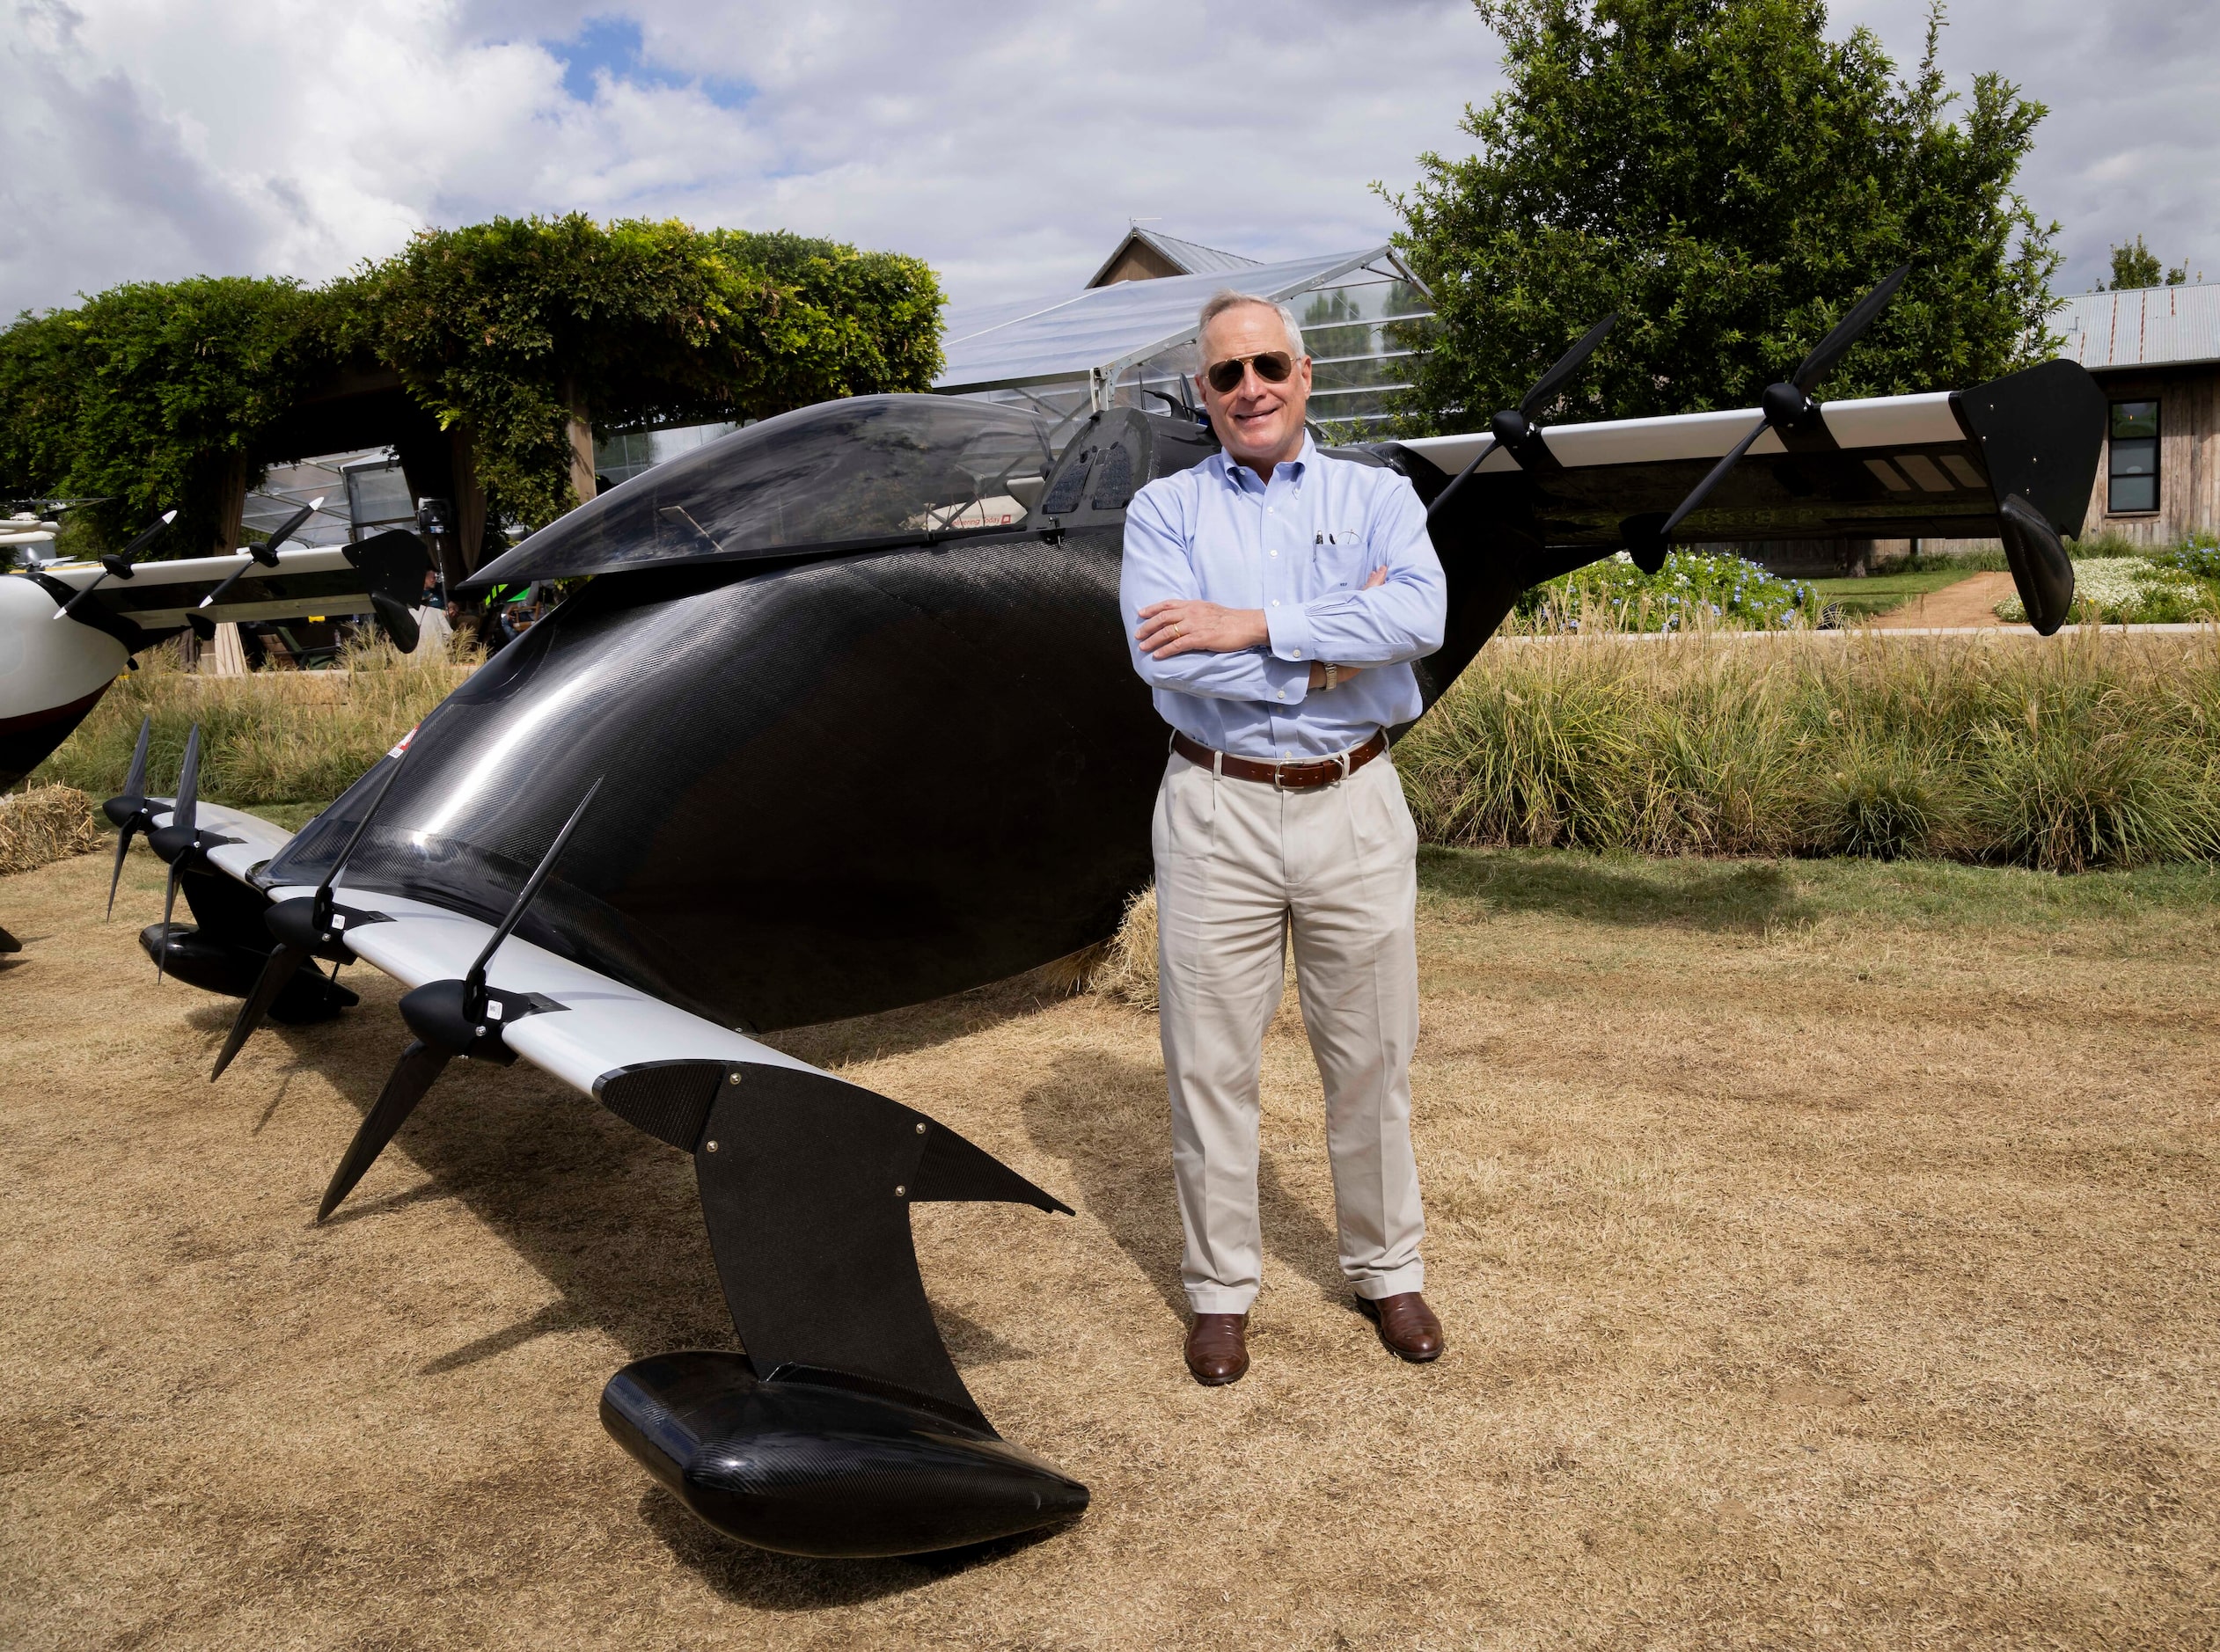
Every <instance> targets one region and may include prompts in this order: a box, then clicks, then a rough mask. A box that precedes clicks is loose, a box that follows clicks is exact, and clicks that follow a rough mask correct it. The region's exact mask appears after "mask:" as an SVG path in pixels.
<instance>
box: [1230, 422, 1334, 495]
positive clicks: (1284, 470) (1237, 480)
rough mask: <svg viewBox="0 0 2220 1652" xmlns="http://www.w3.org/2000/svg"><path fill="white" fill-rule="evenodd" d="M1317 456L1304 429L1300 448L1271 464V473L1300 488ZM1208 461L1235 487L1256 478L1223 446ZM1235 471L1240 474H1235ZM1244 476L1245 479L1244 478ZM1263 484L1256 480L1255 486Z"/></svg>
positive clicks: (1307, 432)
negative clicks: (1283, 477) (1277, 462)
mask: <svg viewBox="0 0 2220 1652" xmlns="http://www.w3.org/2000/svg"><path fill="white" fill-rule="evenodd" d="M1317 458H1318V444H1317V443H1316V442H1313V441H1312V440H1311V439H1310V432H1309V431H1308V430H1305V431H1304V432H1303V444H1302V447H1301V448H1300V450H1298V451H1297V453H1296V454H1295V457H1293V458H1292V459H1283V460H1281V461H1280V462H1279V464H1277V465H1275V466H1273V467H1272V474H1273V475H1274V476H1275V477H1279V476H1285V477H1286V478H1287V479H1288V480H1289V481H1290V482H1292V483H1293V485H1294V486H1297V487H1298V488H1300V486H1302V481H1303V478H1304V477H1305V476H1307V475H1308V474H1309V472H1310V467H1311V466H1312V465H1313V464H1315V463H1316V462H1317ZM1210 462H1211V463H1213V464H1216V465H1217V467H1218V474H1219V475H1220V476H1221V477H1222V478H1224V479H1226V481H1227V482H1228V483H1229V484H1231V485H1232V486H1235V487H1241V488H1246V487H1248V486H1249V484H1250V483H1251V482H1255V481H1256V480H1257V472H1256V471H1252V470H1249V467H1248V466H1247V465H1245V464H1242V463H1241V462H1240V461H1239V460H1238V459H1236V458H1235V457H1234V456H1233V455H1232V454H1230V453H1228V452H1227V451H1226V450H1225V449H1223V448H1220V449H1219V450H1218V451H1217V452H1215V453H1213V454H1212V455H1211V456H1210ZM1237 471H1238V472H1242V474H1239V475H1237V474H1235V472H1237ZM1244 476H1245V477H1246V479H1244ZM1257 486H1260V487H1261V486H1264V484H1263V483H1262V482H1257Z"/></svg>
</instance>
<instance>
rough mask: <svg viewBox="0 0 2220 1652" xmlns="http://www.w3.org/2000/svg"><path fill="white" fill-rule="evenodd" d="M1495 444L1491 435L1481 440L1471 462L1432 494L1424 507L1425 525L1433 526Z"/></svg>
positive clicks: (1494, 448)
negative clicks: (1428, 503) (1478, 449)
mask: <svg viewBox="0 0 2220 1652" xmlns="http://www.w3.org/2000/svg"><path fill="white" fill-rule="evenodd" d="M1496 446H1497V443H1496V439H1495V438H1494V437H1493V436H1490V437H1489V438H1488V439H1487V440H1486V441H1485V442H1482V443H1481V444H1480V451H1479V452H1477V453H1476V454H1474V455H1473V456H1472V462H1471V463H1470V464H1467V465H1466V466H1465V467H1464V469H1462V471H1458V472H1457V474H1456V476H1455V478H1454V479H1452V480H1451V482H1450V484H1449V486H1447V487H1445V488H1443V489H1442V490H1441V491H1440V493H1436V494H1435V495H1434V496H1433V503H1432V504H1431V505H1429V506H1427V507H1426V525H1427V526H1428V527H1429V528H1431V527H1432V526H1433V519H1434V518H1435V517H1436V516H1439V515H1440V514H1441V513H1442V512H1443V511H1445V510H1447V508H1449V501H1451V500H1453V499H1454V498H1455V497H1456V496H1457V490H1458V489H1459V488H1461V487H1462V486H1464V485H1465V479H1467V478H1468V477H1469V476H1470V475H1471V474H1472V473H1473V472H1474V471H1476V470H1478V469H1479V468H1480V466H1481V465H1482V464H1484V463H1485V462H1486V460H1487V457H1488V455H1490V454H1491V453H1493V452H1494V451H1495V450H1496Z"/></svg>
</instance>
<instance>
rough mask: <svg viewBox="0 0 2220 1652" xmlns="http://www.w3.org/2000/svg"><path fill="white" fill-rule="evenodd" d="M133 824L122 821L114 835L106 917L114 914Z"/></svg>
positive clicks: (105, 919)
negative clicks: (113, 863) (121, 828)
mask: <svg viewBox="0 0 2220 1652" xmlns="http://www.w3.org/2000/svg"><path fill="white" fill-rule="evenodd" d="M133 824H134V822H130V821H126V822H124V823H123V830H121V831H119V832H118V833H116V835H115V870H114V872H112V873H110V874H108V917H114V916H115V892H116V890H117V888H120V887H121V884H122V882H123V857H124V856H126V855H128V854H129V853H130V852H131V827H132V825H133ZM100 921H101V922H102V923H104V924H105V923H106V922H107V918H106V917H104V918H102V919H101V920H100ZM156 973H157V975H159V973H160V966H159V965H157V966H156Z"/></svg>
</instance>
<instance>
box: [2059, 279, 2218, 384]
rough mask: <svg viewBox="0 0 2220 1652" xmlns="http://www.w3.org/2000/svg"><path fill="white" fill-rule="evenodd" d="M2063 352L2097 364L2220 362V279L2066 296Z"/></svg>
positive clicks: (2090, 365)
mask: <svg viewBox="0 0 2220 1652" xmlns="http://www.w3.org/2000/svg"><path fill="white" fill-rule="evenodd" d="M2051 325H2053V326H2054V327H2055V328H2057V329H2058V331H2059V332H2061V333H2064V334H2065V335H2066V347H2065V348H2064V349H2063V350H2062V351H2061V352H2060V354H2061V355H2064V356H2065V358H2066V359H2067V360H2068V361H2070V362H2080V363H2081V364H2082V366H2084V367H2086V368H2090V369H2104V368H2107V367H2158V366H2161V365H2166V364H2171V363H2174V362H2220V285H2214V286H2197V287H2190V286H2182V287H2139V288H2131V289H2129V290H2128V291H2126V292H2122V293H2084V294H2083V295H2082V296H2079V297H2077V298H2069V299H2068V300H2066V307H2065V308H2064V309H2063V310H2061V311H2059V312H2058V314H2057V315H2056V317H2055V318H2054V319H2053V320H2052V322H2051Z"/></svg>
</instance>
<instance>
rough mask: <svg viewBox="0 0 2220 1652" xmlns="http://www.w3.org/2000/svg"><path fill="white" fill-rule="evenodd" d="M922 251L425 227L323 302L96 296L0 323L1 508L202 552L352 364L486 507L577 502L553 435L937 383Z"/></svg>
mask: <svg viewBox="0 0 2220 1652" xmlns="http://www.w3.org/2000/svg"><path fill="white" fill-rule="evenodd" d="M940 306H941V293H940V289H939V286H938V283H937V282H936V281H935V280H934V274H933V272H932V270H931V269H930V268H929V267H927V265H925V264H924V263H923V262H922V261H921V260H919V259H912V258H905V257H902V256H899V255H897V254H892V253H883V252H858V251H856V250H855V249H854V247H850V246H846V245H841V244H839V243H837V242H832V241H821V240H810V239H805V238H802V237H799V236H793V235H785V234H768V235H758V234H749V233H744V232H742V231H737V230H694V229H692V228H690V227H688V226H687V225H685V224H683V223H677V222H664V223H648V222H645V221H631V222H621V223H612V224H608V225H606V226H604V225H599V224H597V223H593V222H592V221H591V220H590V219H588V218H586V217H584V216H582V215H576V214H574V215H571V216H567V217H562V218H556V219H541V218H529V219H509V218H502V219H496V220H495V221H494V222H493V223H485V224H476V225H472V226H470V227H467V228H465V229H459V230H432V231H426V232H425V233H423V234H421V235H420V236H418V237H417V238H415V240H414V241H413V242H412V243H411V244H410V245H408V246H407V248H405V249H404V250H403V251H402V252H399V253H397V254H396V255H395V256H393V257H392V258H390V259H385V261H383V262H382V263H377V264H370V265H365V266H364V267H362V268H361V269H359V270H356V271H355V272H354V273H353V274H349V275H348V276H346V277H343V278H342V279H341V280H339V281H333V282H331V283H329V284H328V285H326V286H325V287H322V288H320V289H305V288H303V287H301V286H300V285H299V284H297V283H296V282H291V281H253V280H244V279H235V278H227V279H216V278H209V277H202V278H198V279H195V280H192V281H171V282H163V283H139V284H135V285H131V286H127V287H119V288H116V289H112V290H111V291H108V292H105V293H102V294H99V296H95V297H92V298H89V299H87V300H85V301H84V303H82V304H80V305H79V306H78V307H77V308H76V309H73V310H66V311H48V312H47V313H45V314H42V315H33V314H30V313H28V312H26V313H25V314H24V315H23V316H21V317H19V318H18V320H17V321H16V322H15V324H14V325H12V326H11V327H10V328H8V329H7V330H6V331H5V332H4V333H0V494H4V495H12V496H16V497H24V498H29V497H36V496H40V495H72V496H80V497H82V496H106V497H108V498H109V499H110V500H111V501H112V502H111V503H110V504H109V505H108V506H106V507H105V508H103V509H102V511H101V513H100V515H101V517H102V519H103V525H104V527H105V528H106V530H107V537H110V538H113V537H114V536H115V535H116V534H117V533H119V532H124V531H128V530H129V529H130V528H133V527H136V525H138V524H139V523H142V522H143V521H144V520H145V519H146V518H147V517H148V516H150V515H152V514H153V513H154V512H155V511H157V510H159V509H162V508H166V507H168V506H172V505H175V506H178V507H179V508H180V517H179V522H178V529H177V531H175V532H173V533H172V534H171V535H169V536H167V537H166V541H165V545H164V547H163V549H162V551H161V552H158V554H169V555H198V554H202V553H204V552H206V550H207V549H208V547H209V545H211V544H212V543H214V542H215V541H216V538H217V537H218V536H219V534H220V532H221V531H222V527H223V522H224V520H225V512H226V508H227V506H226V499H227V493H229V492H236V490H237V489H238V486H240V485H241V482H242V479H244V481H245V482H246V483H252V482H253V481H256V480H259V479H260V474H261V471H262V469H263V468H264V467H265V466H266V465H267V464H268V463H269V462H271V461H273V460H276V459H282V458H295V457H306V456H304V455H300V454H294V453H289V452H282V451H278V450H276V447H275V445H274V444H281V443H282V442H283V441H284V440H285V438H284V436H283V435H282V427H283V423H284V420H285V417H286V414H287V413H288V412H289V410H290V409H291V408H292V407H294V406H296V405H297V403H298V401H299V400H300V398H302V396H303V395H304V394H306V393H308V392H310V391H312V390H313V389H314V388H315V387H316V386H318V385H319V384H329V383H330V382H331V381H332V380H333V378H334V376H336V375H337V374H338V373H339V372H340V371H341V369H342V368H345V367H347V366H348V365H350V364H376V365H380V366H384V367H386V368H390V369H393V370H395V371H397V372H398V373H399V376H400V379H401V381H402V384H404V385H405V386H406V388H407V391H408V392H409V394H410V395H411V396H412V397H413V398H414V399H415V400H416V401H417V403H418V404H419V405H420V406H422V407H423V408H424V409H425V410H426V411H428V412H429V413H431V414H433V415H434V416H435V417H436V418H437V419H438V420H439V421H440V422H441V424H443V425H445V426H452V425H455V424H458V423H459V424H462V425H465V426H467V427H468V428H469V430H470V434H471V437H472V446H473V452H474V455H475V458H476V463H477V466H478V473H479V479H480V481H481V482H482V483H483V485H484V486H485V487H486V491H487V506H488V509H489V510H490V511H491V512H492V513H493V514H494V515H497V516H504V517H506V518H508V519H509V520H511V521H516V522H521V523H525V524H527V525H531V526H538V525H539V524H540V523H545V522H547V521H549V520H551V519H553V517H554V516H557V515H560V514H561V513H562V512H563V511H565V510H567V509H568V508H570V507H571V506H572V505H573V504H574V503H575V502H576V501H575V496H574V495H573V493H572V491H571V484H570V479H569V478H570V471H569V459H570V448H569V442H568V434H567V432H568V424H569V422H570V420H572V419H573V418H574V417H582V416H586V415H588V414H590V416H591V418H592V419H593V420H596V421H597V422H599V423H601V424H603V425H604V426H612V425H615V426H621V425H625V424H632V423H644V422H649V421H655V420H678V419H699V420H715V419H746V418H758V417H762V416H764V415H766V414H770V413H779V412H782V411H784V410H785V409H787V408H789V407H795V406H802V405H804V404H806V403H809V402H812V401H820V400H824V399H827V398H832V397H837V396H846V395H855V394H861V393H865V392H868V391H902V390H924V389H927V388H928V387H929V386H930V384H931V383H932V380H933V377H934V375H935V374H936V373H937V372H938V371H939V369H940V361H941V354H940Z"/></svg>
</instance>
